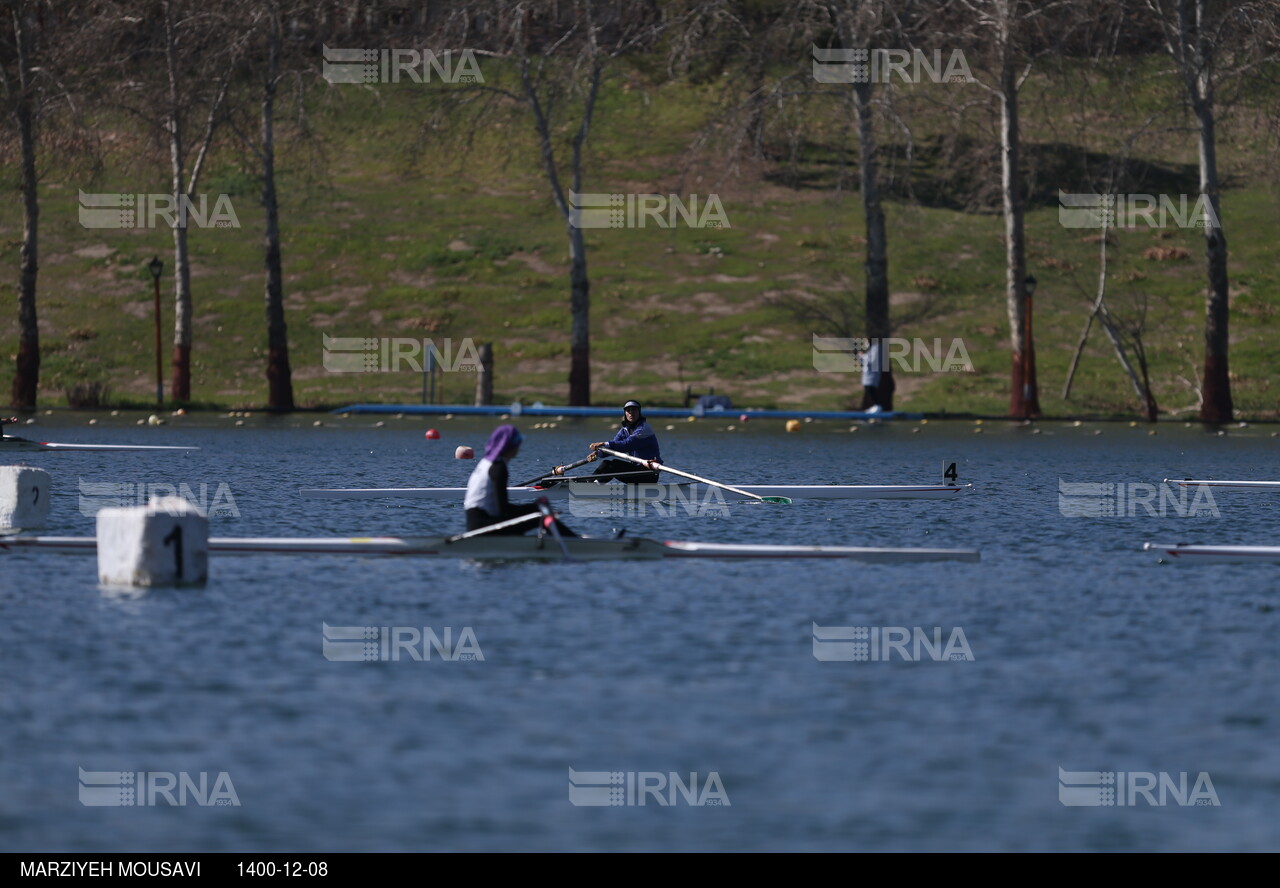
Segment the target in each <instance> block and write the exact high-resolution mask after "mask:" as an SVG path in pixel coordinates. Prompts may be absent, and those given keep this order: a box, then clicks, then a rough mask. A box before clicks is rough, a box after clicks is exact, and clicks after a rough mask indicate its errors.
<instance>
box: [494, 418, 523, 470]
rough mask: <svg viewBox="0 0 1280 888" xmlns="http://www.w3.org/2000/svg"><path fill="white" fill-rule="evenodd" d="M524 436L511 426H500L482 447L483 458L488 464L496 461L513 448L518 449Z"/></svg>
mask: <svg viewBox="0 0 1280 888" xmlns="http://www.w3.org/2000/svg"><path fill="white" fill-rule="evenodd" d="M523 441H524V435H522V434H520V432H519V430H518V429H517V428H516V427H515V426H513V425H500V426H498V427H497V428H496V429H494V430H493V434H492V435H490V436H489V443H487V444H485V445H484V458H485V459H487V460H489V461H490V462H492V461H494V460H496V459H498V458H499V457H501V456H502V454H504V453H506V452H507V451H508V450H510V449H511V448H513V447H519V446H520V444H521V443H522V442H523Z"/></svg>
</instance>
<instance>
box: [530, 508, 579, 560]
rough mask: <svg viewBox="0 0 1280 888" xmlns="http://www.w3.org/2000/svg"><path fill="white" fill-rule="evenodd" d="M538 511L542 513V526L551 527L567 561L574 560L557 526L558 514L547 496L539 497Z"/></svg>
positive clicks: (552, 533)
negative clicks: (553, 509)
mask: <svg viewBox="0 0 1280 888" xmlns="http://www.w3.org/2000/svg"><path fill="white" fill-rule="evenodd" d="M537 502H538V511H539V512H541V513H542V526H543V527H548V528H550V529H551V535H552V536H553V537H555V538H556V542H557V543H559V544H560V551H561V552H563V553H564V560H565V561H572V560H573V559H572V558H571V557H570V556H569V547H568V546H566V545H565V544H564V537H562V536H560V528H558V527H556V516H555V513H553V512H552V511H551V504H550V503H549V502H547V498H546V497H545V496H540V497H538V500H537Z"/></svg>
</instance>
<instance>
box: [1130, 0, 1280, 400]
mask: <svg viewBox="0 0 1280 888" xmlns="http://www.w3.org/2000/svg"><path fill="white" fill-rule="evenodd" d="M1147 3H1148V6H1149V8H1150V10H1151V11H1152V12H1153V13H1155V17H1156V21H1157V22H1158V26H1159V27H1160V29H1161V32H1162V34H1163V37H1164V44H1165V50H1166V52H1168V54H1169V56H1170V58H1171V59H1172V60H1173V63H1174V72H1175V75H1176V76H1177V77H1178V79H1179V80H1180V81H1181V82H1182V87H1183V89H1184V91H1185V93H1186V99H1187V103H1188V104H1189V106H1190V110H1191V113H1192V115H1193V116H1194V117H1195V121H1196V132H1197V142H1198V146H1199V154H1200V194H1201V195H1202V197H1203V198H1204V199H1205V200H1206V201H1207V202H1208V205H1209V209H1210V210H1211V213H1212V218H1211V219H1209V220H1207V222H1208V224H1206V225H1205V227H1204V243H1205V264H1206V267H1207V270H1208V277H1209V287H1208V292H1207V294H1206V297H1205V328H1204V379H1203V383H1202V384H1203V399H1202V401H1201V405H1200V420H1201V421H1202V422H1208V423H1222V422H1228V421H1230V420H1231V418H1232V416H1233V413H1234V409H1233V404H1232V398H1231V374H1230V369H1229V366H1228V351H1229V349H1230V337H1229V329H1228V322H1229V319H1230V311H1229V309H1230V283H1229V279H1228V275H1227V236H1226V230H1225V228H1224V227H1223V225H1222V204H1221V201H1220V193H1219V192H1220V182H1219V176H1218V139H1217V132H1216V126H1217V124H1216V114H1217V110H1216V108H1217V103H1218V97H1217V91H1218V89H1219V85H1220V81H1221V80H1222V79H1224V78H1225V77H1231V76H1235V75H1238V74H1240V73H1242V72H1243V71H1245V70H1249V69H1252V68H1256V67H1257V66H1259V65H1260V64H1261V63H1262V62H1263V61H1265V60H1267V59H1274V58H1275V57H1276V55H1277V48H1276V36H1277V23H1278V22H1280V4H1277V3H1276V2H1275V0H1241V2H1230V3H1225V2H1224V3H1213V2H1210V0H1147ZM1224 69H1225V70H1224Z"/></svg>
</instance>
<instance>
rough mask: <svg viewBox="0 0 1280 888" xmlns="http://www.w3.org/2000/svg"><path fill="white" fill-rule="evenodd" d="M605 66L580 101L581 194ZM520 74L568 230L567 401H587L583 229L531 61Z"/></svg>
mask: <svg viewBox="0 0 1280 888" xmlns="http://www.w3.org/2000/svg"><path fill="white" fill-rule="evenodd" d="M602 74H603V71H602V69H601V68H600V66H599V64H593V66H592V70H591V80H590V83H589V84H588V87H587V92H586V95H585V96H584V98H583V101H582V121H581V123H580V124H579V126H578V131H577V133H576V134H575V135H574V137H573V159H572V161H571V164H572V166H571V169H570V173H571V176H572V180H571V181H572V185H571V186H570V191H571V192H573V193H575V194H581V193H582V148H583V145H585V144H586V141H587V134H588V133H589V132H590V130H591V116H592V114H593V113H594V111H595V105H596V97H597V96H598V95H599V91H600V80H601V77H602ZM520 78H521V82H522V84H523V86H524V93H525V101H527V102H528V104H529V110H530V111H531V112H532V113H533V122H534V127H535V128H536V129H537V131H538V141H539V144H540V147H541V150H542V167H543V171H544V172H545V173H546V176H547V183H548V184H549V185H550V186H551V199H552V200H553V201H555V204H556V208H557V209H558V210H559V211H560V215H561V217H562V218H563V219H564V220H565V230H566V231H567V233H568V235H569V263H570V264H569V312H570V324H571V330H570V335H569V406H570V407H590V406H591V325H590V307H591V281H590V279H589V278H588V277H587V244H586V240H585V239H584V238H583V236H582V229H581V228H579V227H578V225H577V224H576V222H575V219H576V213H575V211H574V210H573V209H571V208H570V206H569V203H568V202H567V201H566V200H565V196H564V188H563V187H561V184H560V173H559V170H558V168H557V166H556V157H555V147H554V144H553V143H552V140H551V123H550V121H549V120H548V119H547V115H546V112H545V111H544V110H543V106H542V102H541V100H540V99H539V97H538V90H537V87H536V85H535V84H534V82H533V79H532V77H531V75H530V71H529V60H528V58H525V59H523V60H522V61H521V67H520Z"/></svg>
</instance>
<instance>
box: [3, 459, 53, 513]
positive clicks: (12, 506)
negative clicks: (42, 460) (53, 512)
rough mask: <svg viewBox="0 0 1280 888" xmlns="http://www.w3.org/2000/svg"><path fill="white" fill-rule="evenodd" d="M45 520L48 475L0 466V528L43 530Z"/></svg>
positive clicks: (25, 467) (36, 471) (20, 468)
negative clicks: (38, 528)
mask: <svg viewBox="0 0 1280 888" xmlns="http://www.w3.org/2000/svg"><path fill="white" fill-rule="evenodd" d="M48 517H49V473H48V472H46V471H45V470H44V469H36V468H32V467H31V466H0V529H5V528H15V527H20V528H23V529H26V528H31V527H44V519H45V518H48Z"/></svg>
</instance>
